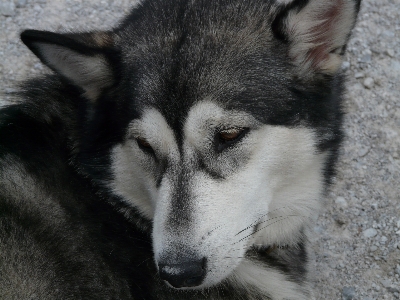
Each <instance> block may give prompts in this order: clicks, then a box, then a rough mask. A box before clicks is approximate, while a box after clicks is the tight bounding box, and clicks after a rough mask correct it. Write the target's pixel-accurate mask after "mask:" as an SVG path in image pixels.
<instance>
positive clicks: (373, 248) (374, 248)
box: [369, 245, 378, 252]
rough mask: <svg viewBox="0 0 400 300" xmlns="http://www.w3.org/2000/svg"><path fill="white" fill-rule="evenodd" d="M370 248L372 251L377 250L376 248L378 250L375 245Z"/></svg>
mask: <svg viewBox="0 0 400 300" xmlns="http://www.w3.org/2000/svg"><path fill="white" fill-rule="evenodd" d="M369 250H371V252H375V251H376V250H378V247H377V246H375V245H373V246H371V248H370V249H369Z"/></svg>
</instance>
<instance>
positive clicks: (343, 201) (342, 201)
mask: <svg viewBox="0 0 400 300" xmlns="http://www.w3.org/2000/svg"><path fill="white" fill-rule="evenodd" d="M335 203H336V204H337V205H338V206H340V207H347V206H348V205H347V201H346V199H344V198H343V197H337V198H336V199H335Z"/></svg>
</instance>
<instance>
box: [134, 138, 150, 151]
mask: <svg viewBox="0 0 400 300" xmlns="http://www.w3.org/2000/svg"><path fill="white" fill-rule="evenodd" d="M136 141H137V143H138V146H139V148H140V149H142V150H143V151H146V152H151V153H153V148H152V147H151V146H150V143H149V142H148V141H147V140H146V139H144V138H142V137H138V138H136Z"/></svg>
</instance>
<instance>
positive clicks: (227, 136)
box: [219, 128, 243, 141]
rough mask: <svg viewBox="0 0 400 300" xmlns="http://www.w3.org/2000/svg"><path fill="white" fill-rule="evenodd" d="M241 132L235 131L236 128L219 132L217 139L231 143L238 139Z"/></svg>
mask: <svg viewBox="0 0 400 300" xmlns="http://www.w3.org/2000/svg"><path fill="white" fill-rule="evenodd" d="M242 131H243V129H237V128H235V129H228V130H226V131H221V132H220V133H219V138H220V139H221V140H224V141H232V140H234V139H236V138H238V136H239V135H240V134H241V132H242Z"/></svg>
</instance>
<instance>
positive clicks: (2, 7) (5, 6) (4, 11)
mask: <svg viewBox="0 0 400 300" xmlns="http://www.w3.org/2000/svg"><path fill="white" fill-rule="evenodd" d="M14 14H15V4H14V1H4V0H1V1H0V15H3V16H6V17H10V16H13V15H14Z"/></svg>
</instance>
